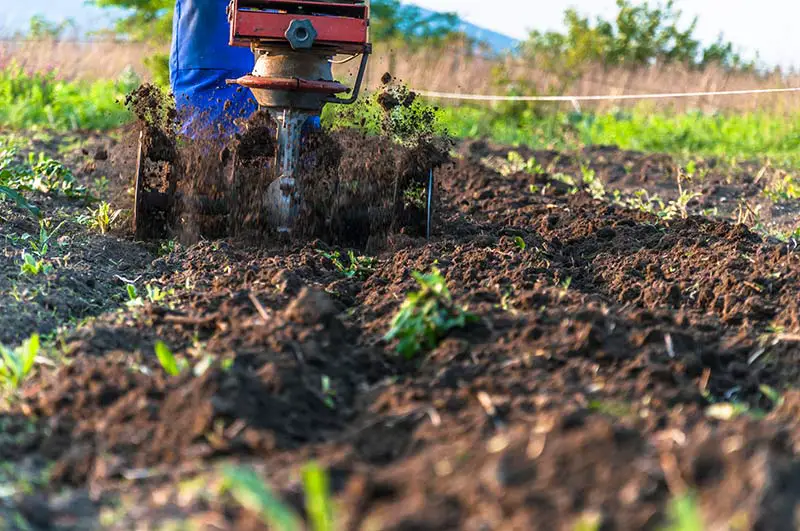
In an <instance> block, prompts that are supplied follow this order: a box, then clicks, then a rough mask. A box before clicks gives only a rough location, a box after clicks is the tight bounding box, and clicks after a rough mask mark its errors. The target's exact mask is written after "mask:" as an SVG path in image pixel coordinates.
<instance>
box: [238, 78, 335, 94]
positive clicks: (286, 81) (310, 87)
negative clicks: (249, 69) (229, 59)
mask: <svg viewBox="0 0 800 531" xmlns="http://www.w3.org/2000/svg"><path fill="white" fill-rule="evenodd" d="M228 83H235V84H237V85H241V86H243V87H247V88H250V89H266V90H285V91H293V92H294V91H297V92H318V93H322V94H339V93H342V92H348V91H349V90H350V88H349V87H347V86H346V85H342V84H341V83H339V82H337V81H311V80H308V79H299V78H296V77H291V78H290V77H260V76H252V75H248V76H243V77H240V78H239V79H236V80H233V81H229V82H228Z"/></svg>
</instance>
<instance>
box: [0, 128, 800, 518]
mask: <svg viewBox="0 0 800 531" xmlns="http://www.w3.org/2000/svg"><path fill="white" fill-rule="evenodd" d="M98 148H103V149H104V150H108V152H109V153H110V154H111V156H110V157H109V158H108V160H106V159H105V158H104V157H102V156H100V157H97V153H98ZM456 151H457V156H456V157H455V158H454V160H453V162H452V164H448V165H446V166H444V167H443V168H441V169H440V170H438V171H437V172H436V183H437V187H438V196H439V199H440V205H439V208H438V212H437V223H436V225H435V227H434V230H433V236H432V238H431V240H430V241H426V240H425V238H422V237H414V236H409V235H408V234H403V233H402V231H398V232H395V233H393V234H389V235H388V236H387V237H386V239H385V241H384V242H383V244H384V245H383V247H384V250H382V251H381V252H380V253H379V254H378V255H377V256H376V258H377V262H376V265H375V268H374V272H371V274H368V275H363V276H359V275H355V276H353V277H350V278H347V277H345V276H343V275H342V274H341V273H340V272H339V271H337V269H336V268H335V267H334V264H333V263H332V261H331V260H330V259H329V258H326V257H325V256H324V253H326V252H327V253H330V252H331V251H332V250H334V249H338V248H337V247H336V242H335V241H327V242H324V241H322V240H314V241H308V242H298V243H295V244H292V245H285V246H280V247H276V246H273V247H266V248H265V247H260V248H256V247H248V246H243V245H241V244H237V243H236V242H234V241H233V240H214V241H201V242H199V243H196V244H193V245H181V244H180V243H174V244H167V243H166V242H162V244H161V245H159V244H158V243H149V244H144V243H137V242H134V241H133V238H132V236H131V235H130V231H129V230H128V229H127V227H125V228H121V229H119V230H118V231H116V233H112V234H110V235H104V236H103V235H97V234H89V233H88V232H87V231H86V229H85V228H84V227H82V226H80V225H78V224H76V223H74V222H73V221H68V222H67V223H65V225H64V227H63V229H62V232H61V233H60V236H59V238H58V244H57V245H55V246H54V249H53V251H52V256H53V259H54V260H56V259H58V260H57V263H56V264H55V265H56V267H55V268H54V271H53V272H52V273H50V274H49V275H46V276H38V277H34V278H28V277H24V278H23V277H22V276H20V275H19V274H18V271H19V252H20V249H22V248H23V246H24V245H25V243H24V241H20V240H19V239H17V238H15V236H19V235H21V234H22V233H34V232H36V231H37V226H36V223H35V221H33V220H31V219H30V217H29V216H28V215H27V214H26V213H25V212H24V211H22V210H19V209H16V208H15V207H12V206H10V203H3V204H0V216H1V217H2V219H3V220H4V221H3V223H2V224H0V231H2V234H3V236H4V237H5V238H4V239H5V241H4V246H5V247H4V249H5V252H4V254H3V256H0V273H1V274H2V276H1V277H0V294H1V295H0V297H1V298H0V313H1V314H2V315H3V323H4V324H5V326H3V327H2V329H0V342H2V343H4V344H17V343H19V342H20V341H22V340H23V339H25V338H26V337H28V335H29V334H30V333H31V332H32V331H33V330H34V329H38V330H39V331H40V332H42V333H44V334H48V335H47V336H46V338H48V341H49V342H48V345H50V350H51V358H52V359H54V360H56V363H53V364H52V365H53V366H50V365H48V364H40V365H39V366H38V367H37V371H36V373H35V375H34V376H33V377H32V378H31V379H29V380H28V381H27V382H26V383H25V384H24V385H23V386H22V388H21V390H20V394H19V397H18V399H15V400H11V401H9V402H7V403H6V405H5V406H4V412H3V413H2V414H0V457H1V458H2V467H0V518H2V520H3V523H0V529H4V528H5V529H35V530H45V529H59V530H67V529H80V530H83V529H120V530H130V529H209V530H211V529H236V530H246V529H264V528H266V527H265V526H264V524H263V523H262V521H261V520H259V518H258V517H257V515H255V514H254V513H252V512H249V511H245V510H242V509H241V508H240V505H238V504H237V503H235V502H234V500H233V499H232V498H231V496H230V495H228V494H222V493H221V492H220V490H221V489H220V486H221V483H222V482H223V480H222V477H223V475H224V474H223V472H222V471H221V470H220V466H221V465H222V464H224V463H236V464H240V465H247V466H252V467H253V468H254V469H255V470H257V471H258V472H259V473H260V474H261V475H262V477H263V478H265V479H266V481H267V482H268V483H269V485H271V486H272V487H273V488H274V489H275V490H276V492H278V493H279V494H280V496H281V497H282V499H283V500H284V501H285V502H286V503H287V504H288V506H289V507H294V508H296V510H297V511H298V512H300V513H302V511H303V509H302V508H303V490H302V487H301V484H300V481H299V479H300V469H301V467H302V466H303V465H305V464H306V463H308V462H309V461H312V460H315V461H317V462H319V463H320V464H322V465H324V466H325V467H326V468H327V469H328V470H329V472H330V481H331V487H332V489H333V491H334V499H335V502H336V514H337V521H338V522H339V524H340V526H339V527H340V528H341V529H353V530H355V529H364V530H378V529H382V530H389V529H393V530H401V529H402V530H421V529H429V530H444V529H466V530H474V531H478V530H511V529H515V530H516V529H519V530H528V529H540V530H575V529H581V530H601V529H602V530H629V529H661V528H662V526H664V525H665V524H667V523H668V520H669V514H670V513H669V511H670V507H674V504H675V503H676V502H687V501H688V500H690V499H694V500H695V501H696V504H697V507H698V508H699V509H700V511H701V512H702V515H703V518H704V521H705V529H711V530H714V529H736V530H739V529H742V530H743V529H758V530H771V531H780V530H790V529H796V528H797V526H798V525H800V522H798V521H797V519H796V510H797V504H798V502H800V481H798V478H799V477H800V475H798V474H800V459H798V456H797V450H796V448H797V446H796V445H797V444H798V443H800V425H799V424H798V418H800V417H798V411H799V410H800V409H799V408H800V394H797V393H796V392H795V391H793V390H792V389H793V388H794V387H795V385H796V384H797V382H798V381H800V368H799V367H800V365H798V361H800V305H799V304H798V300H800V251H799V250H798V249H797V247H798V244H797V242H796V241H789V242H788V243H787V242H780V241H778V240H775V239H770V238H766V237H762V236H760V235H758V234H756V233H754V232H751V231H750V230H748V229H747V228H746V227H745V226H743V225H735V224H733V223H730V222H728V221H718V220H717V221H715V220H712V219H710V218H707V217H702V216H697V215H690V216H688V217H687V218H686V219H683V217H682V216H677V217H676V218H675V219H672V220H670V221H664V220H663V219H660V218H658V217H657V216H656V215H654V214H652V213H648V212H644V211H642V210H639V209H626V208H623V207H622V206H618V205H615V204H613V203H612V202H611V201H609V200H596V199H593V198H592V197H591V196H590V195H589V194H588V193H587V192H586V191H578V192H577V193H571V192H572V190H570V187H569V186H567V185H565V184H564V180H563V178H558V179H557V178H555V177H554V176H555V175H557V174H558V173H564V174H570V175H573V176H577V175H579V174H580V169H579V167H580V164H581V163H583V164H586V163H589V164H590V166H591V168H593V169H594V170H595V172H596V176H597V178H598V179H599V180H600V181H601V182H603V183H604V185H605V187H606V189H607V190H608V191H610V190H613V189H619V190H622V191H626V190H627V191H631V190H634V189H642V188H643V189H646V190H648V191H650V192H651V193H655V192H657V193H659V194H660V195H661V196H662V197H666V198H669V197H674V196H675V194H676V185H675V183H676V180H675V175H674V174H673V170H674V164H673V162H672V161H671V159H669V157H666V156H662V155H654V154H641V153H626V152H620V151H618V150H615V149H612V148H596V149H592V150H587V151H585V152H583V153H577V154H575V153H573V154H556V153H536V154H535V155H536V159H537V160H538V161H539V162H540V163H541V164H542V166H543V167H544V168H545V170H546V171H545V172H544V173H541V174H538V175H535V176H534V175H530V174H529V173H525V172H510V173H509V172H504V173H508V174H507V175H503V174H502V173H500V172H498V171H496V170H495V169H493V167H494V168H496V165H495V164H492V161H493V160H494V161H497V160H505V159H506V155H507V152H508V149H507V148H502V147H498V146H490V145H487V144H485V143H480V142H478V143H462V144H459V145H458V146H457V148H456ZM522 153H523V155H524V156H526V157H527V156H529V155H531V153H526V152H524V151H523V152H522ZM493 157H495V158H493ZM68 161H69V164H70V165H72V166H73V169H74V171H75V172H76V173H77V174H78V176H79V177H80V178H81V179H84V180H85V181H86V183H89V182H90V181H91V179H93V178H94V177H96V176H98V175H101V174H103V175H107V176H108V178H109V180H110V187H109V191H108V195H109V197H111V198H112V200H113V201H114V203H115V204H116V206H118V207H120V208H128V207H129V204H128V203H127V202H128V201H130V198H129V195H128V194H127V190H128V188H129V186H130V173H131V172H132V165H131V161H132V155H131V150H130V146H128V145H127V144H126V143H125V142H122V143H119V144H115V143H114V142H112V141H111V140H110V139H107V138H87V139H84V140H83V142H82V150H80V149H79V150H77V151H74V153H72V155H70V156H69V157H68ZM734 170H735V171H734ZM756 171H757V170H756V169H755V168H751V167H749V166H747V165H742V166H741V167H738V168H735V169H730V168H728V169H719V168H718V169H716V170H715V169H713V168H712V169H711V171H709V172H708V174H707V175H706V176H705V177H704V179H703V181H702V182H696V183H693V184H692V186H693V187H694V189H696V190H697V191H698V193H700V194H701V196H700V198H699V199H698V200H695V201H693V202H692V203H690V205H689V213H690V214H696V213H699V212H701V211H703V210H706V211H708V209H713V208H714V207H717V213H718V214H719V216H720V217H731V216H734V217H735V216H736V214H735V205H736V204H737V203H736V202H737V199H738V198H740V197H744V198H747V199H749V200H750V201H752V202H753V204H755V203H758V202H763V197H762V195H761V190H762V188H763V183H759V182H758V180H757V179H756V175H755V172H756ZM532 185H533V187H532ZM33 199H34V200H35V201H36V202H37V204H39V205H40V206H41V207H42V209H43V210H45V211H46V212H48V215H51V216H53V217H54V218H55V219H62V218H63V219H72V218H71V217H72V216H74V214H75V213H76V212H79V211H81V210H83V209H85V208H86V205H85V204H83V203H81V202H79V201H72V200H65V199H54V198H50V197H45V196H40V197H39V196H35V197H34V198H33ZM797 207H798V205H797V204H784V205H777V206H776V205H772V204H770V205H769V206H768V208H766V209H765V210H764V211H765V212H769V217H770V219H771V220H772V221H774V222H775V223H777V224H778V225H780V224H781V223H783V224H784V225H785V226H786V227H789V226H791V225H792V224H793V223H794V224H796V220H797V214H796V213H797ZM520 242H524V245H522V244H521V243H520ZM341 250H343V251H344V249H341ZM321 251H322V252H321ZM358 252H359V253H363V252H365V251H364V250H358ZM434 265H436V266H437V267H438V268H439V269H440V270H441V271H442V273H443V274H444V276H445V277H446V280H447V283H448V285H449V287H450V290H451V292H452V294H453V297H454V299H455V301H456V302H457V304H459V305H465V306H467V307H468V309H469V311H470V312H472V313H473V314H475V315H476V316H478V317H479V320H478V322H477V323H474V324H470V325H468V326H467V327H466V328H465V329H463V330H457V331H454V332H453V333H451V334H450V335H449V336H448V337H447V338H446V339H444V340H443V341H442V342H441V343H440V344H439V346H438V347H437V348H435V349H434V350H432V351H431V352H429V353H428V354H427V355H425V356H421V357H420V358H418V359H416V360H413V361H405V360H403V359H402V358H401V357H399V356H397V355H396V354H395V352H394V348H393V345H392V344H387V343H386V342H385V341H384V340H383V339H382V337H383V335H384V334H385V333H386V332H387V331H388V330H389V327H390V322H391V319H392V317H393V315H394V314H395V312H396V311H397V309H398V308H399V307H400V305H401V303H402V301H403V299H404V298H405V295H406V294H407V293H408V292H409V291H412V290H413V289H415V281H414V279H413V278H412V276H411V273H412V272H413V271H421V272H427V271H429V270H430V269H431V267H433V266H434ZM129 282H132V283H134V284H135V285H136V286H137V288H138V290H139V293H145V286H146V285H147V284H150V285H151V286H157V287H159V288H160V289H161V290H162V291H163V292H165V293H167V295H166V296H164V297H163V298H159V297H155V298H156V299H158V300H157V301H156V302H152V301H150V300H148V299H147V298H144V299H143V300H142V304H141V305H126V301H128V299H129V297H128V294H127V293H126V284H128V283H129ZM59 326H63V328H62V329H61V330H60V331H56V330H57V328H58V327H59ZM158 340H161V341H164V342H165V343H166V344H167V345H169V346H170V348H171V349H172V350H173V352H174V353H175V354H176V356H178V357H179V358H186V359H188V360H190V363H191V364H192V365H208V364H209V363H210V365H208V367H207V368H206V369H205V371H204V372H203V371H199V370H198V371H196V372H197V373H200V372H202V374H200V375H199V376H195V375H193V374H191V372H192V371H188V372H187V373H185V374H183V375H181V376H176V377H169V376H167V375H166V374H165V373H164V371H163V369H162V368H161V366H160V365H159V362H158V360H157V359H156V356H155V354H154V345H155V343H156V341H158ZM773 391H776V392H777V393H778V394H779V395H780V397H781V399H780V400H777V398H776V394H775V393H774V392H773ZM690 496H694V498H691V497H690ZM176 522H182V523H181V524H178V523H176ZM681 529H695V528H689V527H684V528H681Z"/></svg>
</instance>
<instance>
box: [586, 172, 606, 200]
mask: <svg viewBox="0 0 800 531" xmlns="http://www.w3.org/2000/svg"><path fill="white" fill-rule="evenodd" d="M581 179H582V180H583V186H584V187H585V188H586V190H587V191H588V192H589V195H591V196H592V197H593V198H595V199H604V198H605V197H606V187H605V186H604V185H603V181H601V180H600V179H598V178H597V174H596V172H595V171H594V170H593V169H591V168H588V167H586V166H583V165H581Z"/></svg>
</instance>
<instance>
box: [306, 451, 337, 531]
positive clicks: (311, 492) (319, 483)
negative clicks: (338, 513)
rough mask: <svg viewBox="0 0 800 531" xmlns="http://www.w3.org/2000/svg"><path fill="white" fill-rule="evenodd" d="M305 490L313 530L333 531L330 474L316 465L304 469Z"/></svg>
mask: <svg viewBox="0 0 800 531" xmlns="http://www.w3.org/2000/svg"><path fill="white" fill-rule="evenodd" d="M303 489H304V491H305V498H306V513H308V516H309V519H310V520H311V528H312V529H314V531H333V504H332V503H331V493H330V485H329V481H328V474H327V473H326V472H325V471H324V470H323V469H322V468H320V466H319V465H317V464H316V463H309V464H308V465H306V466H305V467H304V468H303Z"/></svg>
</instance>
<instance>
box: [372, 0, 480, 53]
mask: <svg viewBox="0 0 800 531" xmlns="http://www.w3.org/2000/svg"><path fill="white" fill-rule="evenodd" d="M371 8H372V15H371V16H372V20H371V21H370V31H371V36H372V39H373V40H374V41H376V42H381V41H396V42H398V41H399V42H403V43H404V44H409V45H413V46H435V45H441V44H445V43H448V42H453V41H460V42H463V41H464V40H466V36H465V35H464V34H463V33H462V32H461V31H460V30H459V26H460V25H461V19H460V18H459V17H458V15H456V14H455V13H430V12H426V11H423V10H422V9H420V8H419V7H417V6H415V5H410V4H401V3H400V0H373V2H372V4H371Z"/></svg>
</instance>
